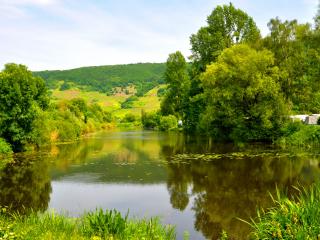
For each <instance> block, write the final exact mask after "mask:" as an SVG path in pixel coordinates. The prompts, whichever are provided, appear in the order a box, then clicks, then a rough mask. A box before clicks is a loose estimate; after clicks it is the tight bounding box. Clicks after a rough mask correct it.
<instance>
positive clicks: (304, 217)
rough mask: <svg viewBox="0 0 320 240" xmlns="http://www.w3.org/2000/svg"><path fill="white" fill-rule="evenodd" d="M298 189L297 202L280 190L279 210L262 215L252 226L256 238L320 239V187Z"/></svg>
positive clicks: (276, 205)
mask: <svg viewBox="0 0 320 240" xmlns="http://www.w3.org/2000/svg"><path fill="white" fill-rule="evenodd" d="M297 190H298V191H299V194H298V195H297V196H296V197H295V198H293V199H289V198H288V197H287V196H283V195H281V194H280V193H279V191H277V196H276V198H273V201H274V203H275V207H273V208H271V209H268V210H267V211H262V212H260V213H259V214H258V219H257V220H256V221H253V222H252V223H250V225H251V226H252V227H253V229H254V231H253V232H252V238H253V239H319V238H320V184H319V183H318V184H314V185H312V186H311V187H310V188H309V189H305V188H303V187H302V188H300V189H298V188H297Z"/></svg>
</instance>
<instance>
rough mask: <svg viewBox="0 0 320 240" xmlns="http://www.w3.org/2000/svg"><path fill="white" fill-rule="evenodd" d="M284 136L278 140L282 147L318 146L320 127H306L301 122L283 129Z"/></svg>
mask: <svg viewBox="0 0 320 240" xmlns="http://www.w3.org/2000/svg"><path fill="white" fill-rule="evenodd" d="M283 132H284V134H283V136H282V137H281V138H279V139H278V140H277V143H278V144H279V145H281V146H290V145H292V146H301V147H306V146H308V147H309V146H318V145H319V143H320V126H319V125H311V126H310V125H304V124H303V123H301V122H293V123H290V124H288V125H287V126H286V128H285V129H283Z"/></svg>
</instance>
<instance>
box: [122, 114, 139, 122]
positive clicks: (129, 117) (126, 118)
mask: <svg viewBox="0 0 320 240" xmlns="http://www.w3.org/2000/svg"><path fill="white" fill-rule="evenodd" d="M136 120H137V118H136V116H135V115H134V114H132V113H127V114H126V115H125V116H124V118H123V119H122V120H121V122H122V123H132V122H135V121H136Z"/></svg>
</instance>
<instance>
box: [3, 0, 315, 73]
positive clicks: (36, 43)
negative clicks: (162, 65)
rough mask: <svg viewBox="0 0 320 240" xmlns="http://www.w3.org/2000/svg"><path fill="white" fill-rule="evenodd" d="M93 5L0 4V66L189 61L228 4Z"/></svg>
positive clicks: (9, 0)
mask: <svg viewBox="0 0 320 240" xmlns="http://www.w3.org/2000/svg"><path fill="white" fill-rule="evenodd" d="M161 1H162V0H161ZM161 1H160V2H161ZM301 1H310V2H312V1H313V0H301ZM93 2H94V1H92V0H90V1H84V0H77V1H76V0H64V1H62V0H0V13H1V14H0V29H1V31H0V52H1V54H0V65H3V64H4V63H7V62H17V63H22V64H26V65H27V66H29V67H30V69H32V70H42V69H66V68H73V67H79V66H88V65H104V64H119V63H134V62H163V61H165V60H166V58H167V56H168V54H169V53H171V52H174V51H176V50H181V51H182V52H183V53H184V54H185V55H186V56H188V55H189V54H190V51H189V48H190V46H189V36H190V35H191V34H192V33H195V32H196V31H197V30H198V29H199V27H200V26H202V25H204V24H205V20H206V16H207V15H208V14H210V12H211V11H212V10H213V8H214V7H215V6H216V5H217V4H221V3H222V2H225V3H228V2H229V1H227V0H211V1H207V0H199V1H190V2H187V1H182V0H181V1H180V0H176V1H173V2H175V4H162V5H161V4H160V3H159V2H157V3H159V6H156V7H155V6H152V3H151V1H150V2H149V1H146V2H145V3H144V1H142V0H139V1H135V2H134V3H133V2H130V1H129V0H127V1H124V0H123V3H124V4H123V5H122V4H119V3H117V4H118V5H116V6H115V1H112V0H110V1H107V0H105V1H95V4H94V3H93ZM102 3H104V4H102ZM111 3H112V4H111ZM125 3H127V4H125ZM130 3H131V5H130ZM138 3H140V4H138ZM249 3H251V4H249ZM312 3H313V2H312ZM101 4H102V5H103V6H102V5H101ZM235 5H236V7H240V8H244V10H246V11H248V13H249V14H251V15H253V17H254V18H257V19H258V21H259V19H262V21H261V20H260V22H258V26H259V27H261V26H266V24H267V21H268V20H269V19H270V18H271V17H274V14H276V11H275V12H274V13H269V12H268V11H267V9H266V10H265V9H263V11H261V9H259V10H260V11H261V12H259V11H257V10H256V9H257V8H258V6H254V5H253V4H252V1H250V0H236V1H235ZM260 5H261V4H260ZM308 6H309V5H308ZM279 11H281V10H279ZM279 11H278V12H279ZM261 15H262V18H261ZM259 17H260V18H259Z"/></svg>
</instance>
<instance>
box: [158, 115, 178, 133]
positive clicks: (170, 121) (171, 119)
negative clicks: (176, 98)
mask: <svg viewBox="0 0 320 240" xmlns="http://www.w3.org/2000/svg"><path fill="white" fill-rule="evenodd" d="M177 127H178V120H177V118H176V117H175V116H174V115H168V116H162V117H161V118H160V125H159V129H160V130H161V131H169V130H173V129H176V128H177Z"/></svg>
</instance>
